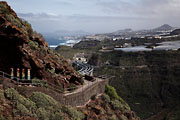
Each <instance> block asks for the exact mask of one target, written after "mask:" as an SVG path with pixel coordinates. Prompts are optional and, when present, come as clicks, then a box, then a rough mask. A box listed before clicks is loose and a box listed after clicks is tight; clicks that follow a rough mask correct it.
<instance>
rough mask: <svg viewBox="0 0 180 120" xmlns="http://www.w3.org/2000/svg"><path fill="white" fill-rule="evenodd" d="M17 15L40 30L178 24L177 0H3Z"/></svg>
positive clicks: (100, 30) (95, 30) (99, 29)
mask: <svg viewBox="0 0 180 120" xmlns="http://www.w3.org/2000/svg"><path fill="white" fill-rule="evenodd" d="M6 1H7V2H8V4H9V5H10V6H11V7H12V8H13V9H14V10H15V11H16V13H17V14H18V15H19V17H20V18H23V19H25V20H27V21H29V22H30V23H31V24H32V26H33V28H34V29H35V30H36V31H38V32H42V33H50V32H54V31H57V30H69V31H75V30H82V31H86V32H89V33H107V32H114V31H117V30H121V29H126V28H132V29H134V30H140V29H151V28H155V27H158V26H160V25H162V24H169V25H171V26H173V27H180V22H179V20H180V9H179V8H180V0H6Z"/></svg>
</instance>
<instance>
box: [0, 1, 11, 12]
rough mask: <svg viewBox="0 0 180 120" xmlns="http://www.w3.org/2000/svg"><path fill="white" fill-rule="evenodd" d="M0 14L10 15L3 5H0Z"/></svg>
mask: <svg viewBox="0 0 180 120" xmlns="http://www.w3.org/2000/svg"><path fill="white" fill-rule="evenodd" d="M0 13H1V14H10V12H9V10H8V8H7V6H6V5H5V4H3V3H1V4H0Z"/></svg>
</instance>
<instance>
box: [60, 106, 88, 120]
mask: <svg viewBox="0 0 180 120" xmlns="http://www.w3.org/2000/svg"><path fill="white" fill-rule="evenodd" d="M62 110H63V112H65V113H67V114H68V115H69V116H70V118H71V120H83V119H84V118H85V116H84V114H83V113H82V112H80V111H77V109H76V108H73V107H70V106H69V107H65V106H64V107H63V109H62Z"/></svg>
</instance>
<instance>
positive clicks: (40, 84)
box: [32, 78, 48, 87]
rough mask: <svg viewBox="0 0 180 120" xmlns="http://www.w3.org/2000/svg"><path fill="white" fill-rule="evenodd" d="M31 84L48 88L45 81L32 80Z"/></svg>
mask: <svg viewBox="0 0 180 120" xmlns="http://www.w3.org/2000/svg"><path fill="white" fill-rule="evenodd" d="M32 83H33V84H35V85H38V86H41V87H48V83H47V81H45V80H40V79H37V78H33V79H32Z"/></svg>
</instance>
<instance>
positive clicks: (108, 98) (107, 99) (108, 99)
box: [101, 94, 111, 103]
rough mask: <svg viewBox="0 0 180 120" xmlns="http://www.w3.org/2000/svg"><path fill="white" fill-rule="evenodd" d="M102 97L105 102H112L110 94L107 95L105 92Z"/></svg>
mask: <svg viewBox="0 0 180 120" xmlns="http://www.w3.org/2000/svg"><path fill="white" fill-rule="evenodd" d="M101 98H102V100H103V101H104V102H105V103H110V102H111V99H110V97H109V96H108V95H106V94H103V95H102V96H101Z"/></svg>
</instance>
